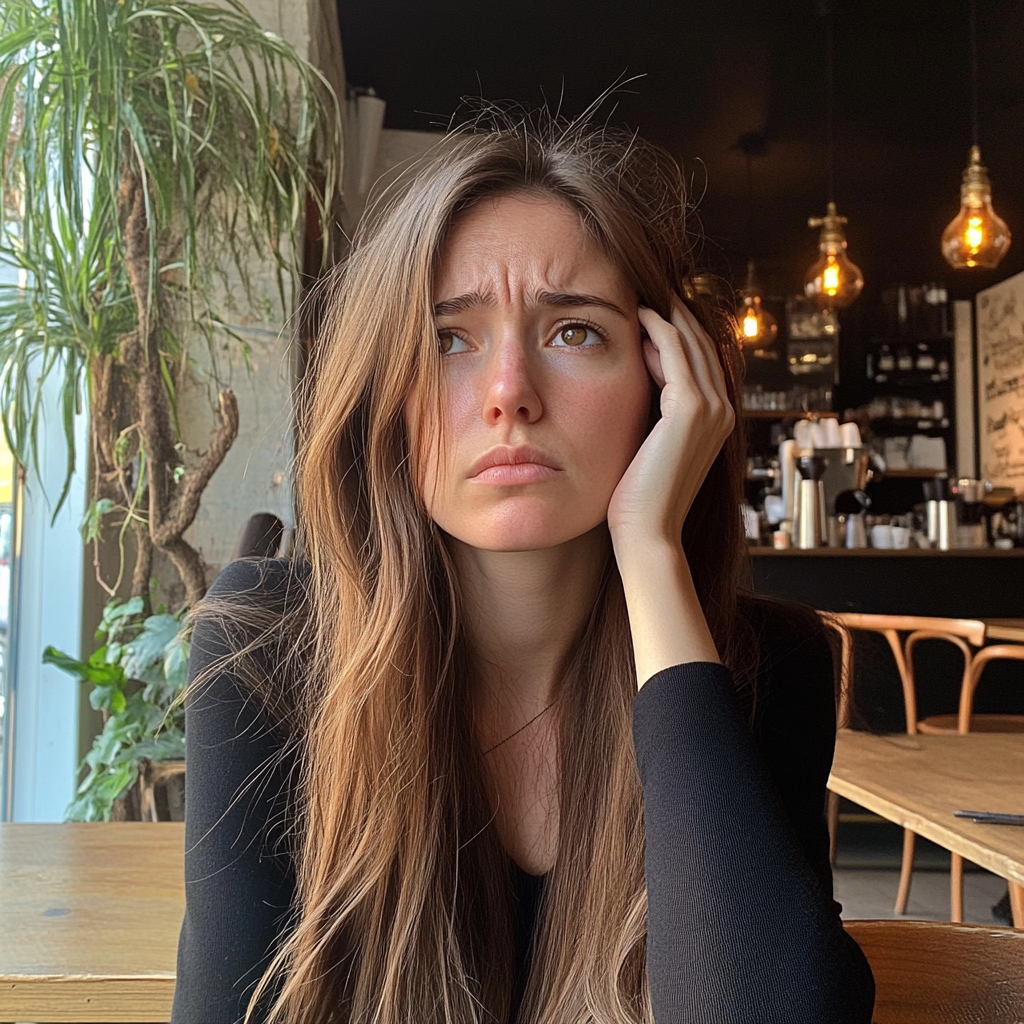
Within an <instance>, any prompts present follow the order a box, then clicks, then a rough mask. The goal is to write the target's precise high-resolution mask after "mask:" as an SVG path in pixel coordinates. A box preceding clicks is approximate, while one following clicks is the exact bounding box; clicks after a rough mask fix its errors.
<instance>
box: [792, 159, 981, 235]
mask: <svg viewBox="0 0 1024 1024" xmlns="http://www.w3.org/2000/svg"><path fill="white" fill-rule="evenodd" d="M982 170H983V171H984V168H982ZM966 174H967V172H966V171H964V175H965V178H964V180H965V181H966V180H967V179H966ZM986 180H987V179H986ZM846 222H847V218H846V217H840V216H839V214H837V213H836V204H835V203H829V204H828V211H827V212H826V214H825V216H824V217H810V218H808V220H807V226H808V227H809V228H821V235H820V237H819V239H818V247H819V248H820V249H821V250H822V252H824V251H826V250H827V249H832V250H833V251H835V248H834V247H835V246H843V247H844V248H845V246H846V235H845V234H844V233H843V225H844V224H845V223H846Z"/></svg>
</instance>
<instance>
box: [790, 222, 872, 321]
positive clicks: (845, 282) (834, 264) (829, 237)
mask: <svg viewBox="0 0 1024 1024" xmlns="http://www.w3.org/2000/svg"><path fill="white" fill-rule="evenodd" d="M845 223H846V218H845V217H840V216H839V215H838V214H837V213H836V204H835V203H829V204H828V212H827V213H826V214H825V216H824V217H811V218H810V219H809V220H808V221H807V225H808V227H812V228H821V236H820V238H819V240H818V249H819V250H820V251H821V255H820V256H819V257H818V259H817V261H816V262H815V263H814V264H813V265H812V266H811V267H810V268H809V269H808V271H807V273H806V274H805V275H804V291H805V292H806V293H807V296H808V298H811V299H814V301H815V302H816V303H817V304H818V306H820V307H821V308H822V309H826V310H831V309H844V308H845V307H846V306H848V305H850V303H851V302H853V300H854V299H855V298H857V296H858V295H860V292H861V289H862V288H863V287H864V275H863V274H862V273H861V272H860V267H858V266H857V265H856V264H855V263H854V262H853V261H852V260H851V259H850V257H849V256H847V255H846V235H845V234H844V233H843V225H844V224H845Z"/></svg>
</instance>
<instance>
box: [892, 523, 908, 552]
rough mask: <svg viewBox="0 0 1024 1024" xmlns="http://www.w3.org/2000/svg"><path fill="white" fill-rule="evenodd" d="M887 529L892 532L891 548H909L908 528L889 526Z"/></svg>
mask: <svg viewBox="0 0 1024 1024" xmlns="http://www.w3.org/2000/svg"><path fill="white" fill-rule="evenodd" d="M889 529H890V530H891V531H892V546H893V547H894V548H909V547H910V527H909V526H890V527H889Z"/></svg>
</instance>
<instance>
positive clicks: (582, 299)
mask: <svg viewBox="0 0 1024 1024" xmlns="http://www.w3.org/2000/svg"><path fill="white" fill-rule="evenodd" d="M536 303H537V305H538V306H562V307H570V308H575V307H579V306H603V307H604V308H605V309H610V310H611V311H612V312H613V313H618V314H619V316H621V317H623V318H624V319H626V320H628V319H629V317H628V316H627V315H626V313H625V312H624V311H623V310H622V309H621V308H620V307H619V306H617V305H616V304H615V303H614V302H612V301H611V300H610V299H603V298H601V296H600V295H586V294H583V293H581V292H538V294H537V298H536Z"/></svg>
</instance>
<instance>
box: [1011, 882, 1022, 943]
mask: <svg viewBox="0 0 1024 1024" xmlns="http://www.w3.org/2000/svg"><path fill="white" fill-rule="evenodd" d="M1010 913H1011V915H1012V917H1013V927H1014V928H1020V929H1021V930H1022V931H1024V885H1018V884H1017V883H1016V882H1011V883H1010Z"/></svg>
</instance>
